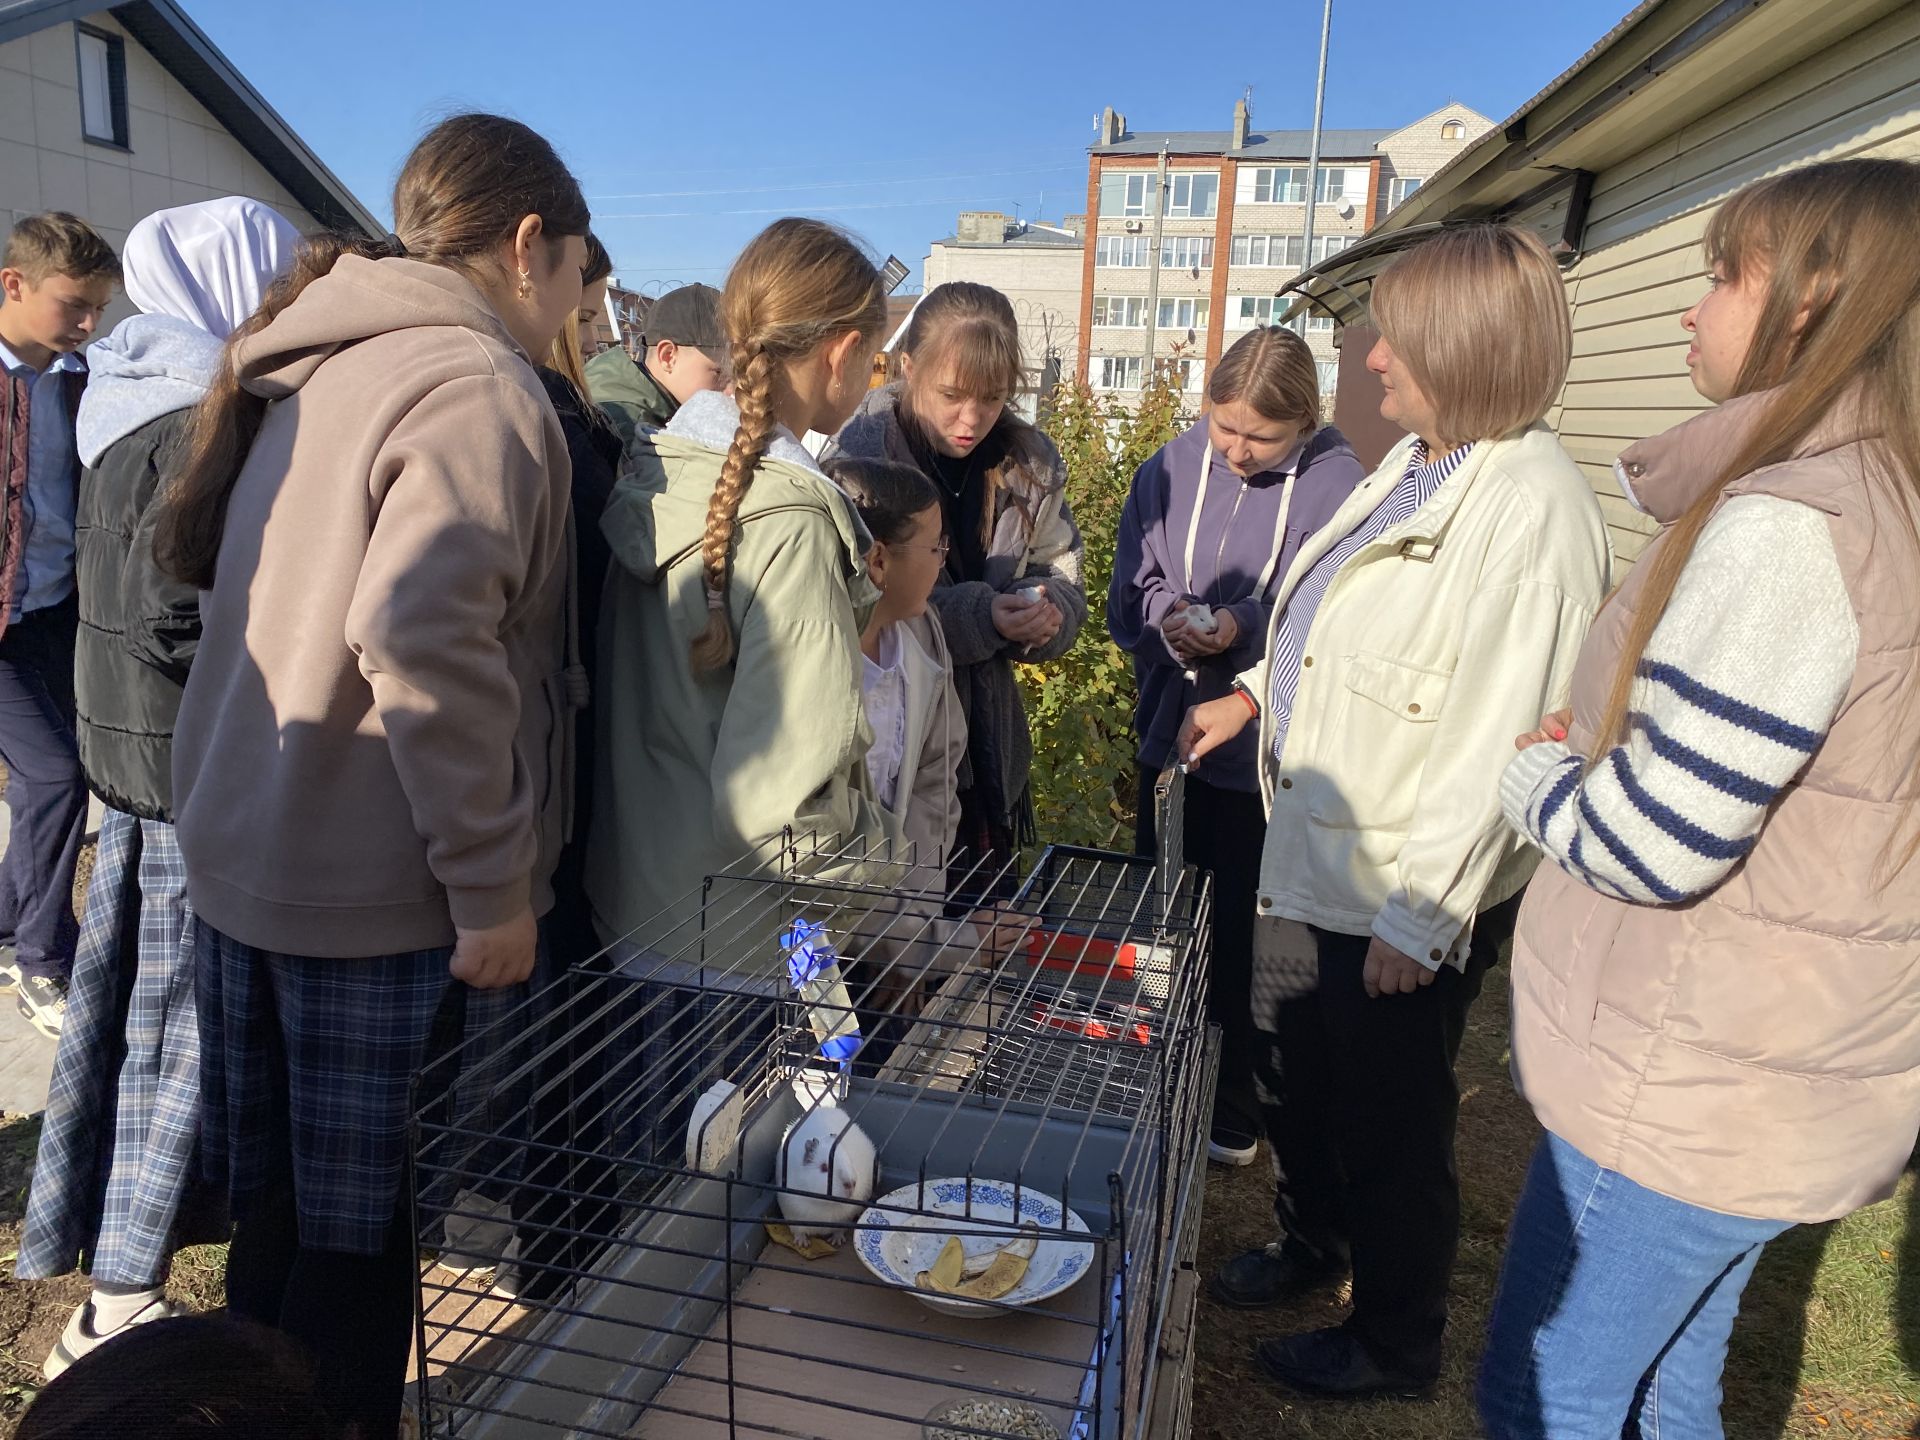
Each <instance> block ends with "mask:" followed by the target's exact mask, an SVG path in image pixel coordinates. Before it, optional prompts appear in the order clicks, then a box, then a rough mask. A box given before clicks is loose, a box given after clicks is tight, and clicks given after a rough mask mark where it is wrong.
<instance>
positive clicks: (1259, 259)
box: [1227, 235, 1354, 270]
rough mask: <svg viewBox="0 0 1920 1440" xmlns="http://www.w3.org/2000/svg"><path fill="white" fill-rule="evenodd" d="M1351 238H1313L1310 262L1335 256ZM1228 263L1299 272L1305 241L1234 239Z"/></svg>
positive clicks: (1291, 237)
mask: <svg viewBox="0 0 1920 1440" xmlns="http://www.w3.org/2000/svg"><path fill="white" fill-rule="evenodd" d="M1353 238H1354V237H1353V236H1351V235H1316V236H1314V237H1313V258H1314V260H1315V261H1316V262H1317V261H1321V260H1324V259H1326V258H1327V256H1329V255H1334V254H1338V253H1339V252H1340V251H1342V250H1344V249H1346V248H1347V246H1348V245H1350V244H1351V243H1352V242H1353ZM1227 254H1228V259H1229V261H1230V263H1232V264H1234V265H1263V266H1267V267H1269V268H1274V269H1282V270H1300V269H1303V268H1305V267H1304V263H1303V262H1304V257H1305V255H1306V237H1305V236H1302V235H1236V236H1234V237H1233V241H1232V244H1231V245H1230V247H1229V248H1228V252H1227Z"/></svg>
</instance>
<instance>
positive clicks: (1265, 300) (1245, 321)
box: [1235, 295, 1293, 329]
mask: <svg viewBox="0 0 1920 1440" xmlns="http://www.w3.org/2000/svg"><path fill="white" fill-rule="evenodd" d="M1239 299H1240V310H1239V313H1238V315H1236V316H1235V319H1236V320H1237V322H1238V323H1239V325H1240V327H1241V328H1242V329H1245V328H1248V327H1251V326H1254V325H1271V324H1273V322H1274V317H1275V316H1276V315H1284V314H1286V313H1287V306H1288V305H1290V304H1291V303H1293V302H1292V301H1290V300H1282V299H1279V298H1277V297H1275V296H1272V295H1242V296H1240V297H1239Z"/></svg>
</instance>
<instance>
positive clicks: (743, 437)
mask: <svg viewBox="0 0 1920 1440" xmlns="http://www.w3.org/2000/svg"><path fill="white" fill-rule="evenodd" d="M733 367H734V369H733V373H734V388H733V394H734V400H735V403H737V404H738V405H739V407H740V423H739V425H738V426H737V427H736V428H735V430H734V432H733V443H732V444H731V445H729V446H728V447H727V458H726V462H725V463H724V464H723V465H721V467H720V480H719V483H717V484H716V485H715V486H714V487H713V498H712V499H710V500H709V501H708V502H707V530H706V534H705V535H704V536H703V537H702V538H701V541H700V560H701V570H702V574H703V577H704V579H705V581H706V590H707V627H706V629H704V630H702V631H701V632H700V633H699V634H698V635H697V636H695V637H694V641H693V646H692V649H691V655H692V659H693V668H694V669H695V670H714V669H718V668H719V667H720V666H722V665H725V664H727V663H728V662H729V661H730V660H732V659H733V626H732V625H731V624H730V623H729V622H728V619H727V584H728V581H729V580H730V579H731V577H732V574H733V535H734V531H735V530H736V529H737V528H738V526H739V518H740V503H741V501H743V500H745V499H746V496H747V487H748V486H750V485H752V484H753V472H754V467H756V466H757V465H759V463H760V457H761V456H763V455H765V454H766V451H767V445H768V444H769V443H770V442H771V441H772V439H773V430H774V424H775V421H774V417H773V371H774V366H773V356H772V355H771V354H769V353H768V351H767V350H766V348H765V347H764V346H763V345H761V344H760V342H759V341H758V340H757V339H749V340H747V341H746V342H745V343H736V344H735V345H734V346H733Z"/></svg>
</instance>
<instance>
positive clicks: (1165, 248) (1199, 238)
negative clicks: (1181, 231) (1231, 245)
mask: <svg viewBox="0 0 1920 1440" xmlns="http://www.w3.org/2000/svg"><path fill="white" fill-rule="evenodd" d="M1182 249H1185V250H1187V251H1188V252H1189V256H1190V258H1188V259H1185V260H1181V259H1178V258H1176V257H1177V256H1178V254H1179V252H1180V251H1181V250H1182ZM1194 250H1198V251H1199V252H1200V253H1199V258H1197V259H1195V258H1191V252H1192V251H1194ZM1147 253H1148V254H1152V253H1153V252H1152V251H1151V250H1149V251H1148V252H1147ZM1160 268H1161V269H1162V270H1211V269H1212V268H1213V236H1211V235H1163V236H1161V237H1160Z"/></svg>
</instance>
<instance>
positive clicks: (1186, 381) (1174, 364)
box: [1160, 360, 1207, 395]
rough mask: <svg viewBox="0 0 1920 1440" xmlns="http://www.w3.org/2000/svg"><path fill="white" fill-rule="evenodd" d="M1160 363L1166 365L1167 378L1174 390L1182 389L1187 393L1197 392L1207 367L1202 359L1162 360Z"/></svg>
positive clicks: (1203, 380)
mask: <svg viewBox="0 0 1920 1440" xmlns="http://www.w3.org/2000/svg"><path fill="white" fill-rule="evenodd" d="M1160 363H1161V364H1162V365H1163V366H1165V367H1166V376H1167V379H1168V380H1169V381H1170V382H1171V383H1172V385H1173V388H1174V389H1176V390H1183V391H1185V392H1186V393H1187V394H1189V395H1193V394H1197V393H1198V392H1199V390H1200V387H1201V385H1202V384H1203V383H1204V382H1205V379H1206V373H1207V367H1206V362H1204V361H1201V360H1163V361H1161V362H1160Z"/></svg>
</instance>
